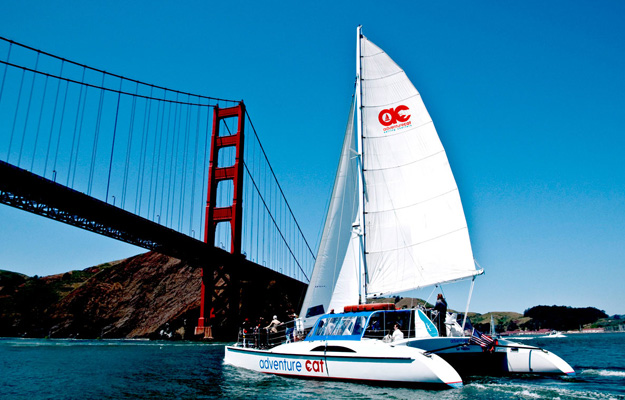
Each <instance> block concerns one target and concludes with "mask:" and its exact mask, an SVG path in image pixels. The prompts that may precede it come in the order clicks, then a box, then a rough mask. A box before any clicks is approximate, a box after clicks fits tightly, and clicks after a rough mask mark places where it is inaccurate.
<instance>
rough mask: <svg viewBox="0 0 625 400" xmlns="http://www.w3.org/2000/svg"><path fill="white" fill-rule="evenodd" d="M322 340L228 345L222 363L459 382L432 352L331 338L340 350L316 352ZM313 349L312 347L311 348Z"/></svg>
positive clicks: (296, 373)
mask: <svg viewBox="0 0 625 400" xmlns="http://www.w3.org/2000/svg"><path fill="white" fill-rule="evenodd" d="M321 346H325V343H323V342H297V343H291V344H284V345H281V346H278V347H275V348H273V349H271V350H258V349H250V348H244V347H236V346H227V347H226V349H225V358H224V363H225V364H229V365H233V366H236V367H241V368H246V369H249V370H252V371H257V372H262V373H266V374H275V375H282V376H289V377H296V378H312V379H329V380H350V381H360V382H367V383H373V384H405V385H418V386H427V387H432V388H436V387H438V388H452V387H461V386H462V378H461V377H460V375H459V374H458V373H457V372H456V370H454V368H452V367H451V366H450V365H449V364H448V363H447V362H446V361H445V360H443V359H442V358H441V357H439V356H437V355H434V354H432V355H428V356H426V355H423V351H422V350H418V349H413V348H409V347H406V346H397V347H392V346H389V345H388V344H383V343H370V344H367V345H364V346H363V345H361V343H354V342H351V343H348V344H346V345H345V346H343V345H340V344H338V343H336V341H333V342H332V346H331V347H333V348H334V349H338V350H339V351H320V350H318V349H319V348H320V347H321ZM313 349H317V350H313Z"/></svg>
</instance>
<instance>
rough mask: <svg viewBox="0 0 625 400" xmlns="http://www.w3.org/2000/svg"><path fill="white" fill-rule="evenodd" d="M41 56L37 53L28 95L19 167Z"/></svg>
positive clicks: (18, 159)
mask: <svg viewBox="0 0 625 400" xmlns="http://www.w3.org/2000/svg"><path fill="white" fill-rule="evenodd" d="M39 55H40V53H39V52H37V60H36V61H35V72H33V79H32V81H31V82H30V94H29V95H28V106H27V107H26V117H25V118H24V132H23V133H22V143H21V144H20V152H19V157H18V158H17V166H18V167H19V166H20V162H21V161H22V151H23V150H24V140H25V139H26V133H27V128H28V116H29V115H30V105H31V103H32V100H33V91H34V90H35V78H36V77H37V72H36V71H37V68H38V67H39Z"/></svg>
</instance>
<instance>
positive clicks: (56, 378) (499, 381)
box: [0, 333, 625, 400]
mask: <svg viewBox="0 0 625 400" xmlns="http://www.w3.org/2000/svg"><path fill="white" fill-rule="evenodd" d="M524 342H525V343H528V344H530V343H531V344H533V345H536V346H540V347H543V348H546V349H548V350H551V351H553V352H554V353H556V354H557V355H559V356H561V357H562V358H563V359H565V360H566V361H567V362H568V363H569V364H571V366H573V368H574V369H575V371H576V373H577V375H576V377H574V378H568V377H538V376H523V377H511V378H510V377H502V378H493V377H475V378H470V379H467V380H465V385H464V387H463V388H461V389H450V390H442V391H428V390H420V389H413V388H401V387H400V388H397V387H383V386H369V385H364V384H356V383H343V382H328V381H314V380H299V379H294V378H283V377H276V376H268V375H260V374H257V373H253V372H251V371H246V370H242V369H238V368H235V367H231V366H227V365H223V363H222V360H223V354H224V344H223V343H192V342H158V341H132V340H46V339H14V338H0V399H31V400H32V399H215V398H228V399H265V398H271V399H306V398H311V399H312V398H315V399H380V398H385V399H432V398H434V399H476V398H479V399H563V400H564V399H625V334H622V333H614V334H575V335H569V336H567V337H566V338H551V339H545V338H535V339H531V340H529V341H524Z"/></svg>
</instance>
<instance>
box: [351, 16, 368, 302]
mask: <svg viewBox="0 0 625 400" xmlns="http://www.w3.org/2000/svg"><path fill="white" fill-rule="evenodd" d="M361 39H362V25H358V28H356V110H355V112H356V134H357V138H356V145H357V152H358V172H359V174H358V190H359V195H358V206H359V207H358V209H359V210H360V211H361V214H359V216H358V219H357V220H356V222H355V223H354V226H353V228H354V230H355V232H356V233H357V235H358V236H359V243H360V252H359V256H360V257H361V259H360V262H359V267H360V271H359V274H358V276H359V296H358V297H359V300H358V302H359V303H360V304H363V303H366V302H367V265H366V257H365V208H364V197H365V181H364V160H363V147H364V146H363V132H362V79H361V76H362V65H361Z"/></svg>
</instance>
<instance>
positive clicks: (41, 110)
mask: <svg viewBox="0 0 625 400" xmlns="http://www.w3.org/2000/svg"><path fill="white" fill-rule="evenodd" d="M47 91H48V77H47V76H46V80H45V82H44V85H43V95H42V96H41V105H40V106H39V121H38V122H37V130H36V131H35V144H34V145H33V158H32V160H31V162H30V171H31V172H32V171H33V170H34V169H35V158H36V155H37V144H38V143H39V132H40V130H41V119H42V116H43V108H44V107H43V105H44V103H45V100H46V93H47ZM0 100H1V98H0Z"/></svg>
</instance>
